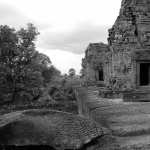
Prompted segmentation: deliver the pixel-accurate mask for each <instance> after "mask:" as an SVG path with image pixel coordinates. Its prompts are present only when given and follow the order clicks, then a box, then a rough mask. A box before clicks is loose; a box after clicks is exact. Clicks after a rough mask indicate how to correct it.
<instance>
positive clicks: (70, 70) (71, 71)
mask: <svg viewBox="0 0 150 150" xmlns="http://www.w3.org/2000/svg"><path fill="white" fill-rule="evenodd" d="M68 74H69V76H70V77H74V76H75V75H76V71H75V69H74V68H70V69H69V71H68Z"/></svg>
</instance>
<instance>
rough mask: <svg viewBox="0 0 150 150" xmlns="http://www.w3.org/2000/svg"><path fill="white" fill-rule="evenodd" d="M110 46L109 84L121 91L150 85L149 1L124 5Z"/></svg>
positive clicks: (129, 0) (126, 1) (127, 1)
mask: <svg viewBox="0 0 150 150" xmlns="http://www.w3.org/2000/svg"><path fill="white" fill-rule="evenodd" d="M108 44H109V47H110V50H111V53H112V57H111V58H110V59H111V64H112V65H111V71H112V72H111V78H110V79H109V81H110V83H108V84H114V85H112V87H113V86H115V87H116V88H118V89H122V90H126V89H133V88H137V87H139V86H148V85H150V0H123V1H122V4H121V9H120V14H119V16H118V17H117V20H116V22H115V24H114V25H113V27H112V28H111V29H110V30H109V37H108ZM112 79H113V80H114V81H113V82H111V81H112Z"/></svg>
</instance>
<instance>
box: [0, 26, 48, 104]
mask: <svg viewBox="0 0 150 150" xmlns="http://www.w3.org/2000/svg"><path fill="white" fill-rule="evenodd" d="M38 34H39V32H38V31H37V29H36V27H34V25H33V24H28V25H27V28H21V29H20V30H19V31H16V30H15V29H13V28H10V27H9V26H6V25H5V26H0V99H1V101H2V102H3V101H16V100H19V101H21V100H24V99H25V100H33V99H36V98H38V97H39V96H40V95H41V93H42V90H43V88H44V80H45V76H44V75H43V72H44V71H45V70H46V69H47V70H49V69H50V66H51V61H50V59H49V58H48V57H47V56H46V55H44V54H41V53H39V52H38V51H36V49H35V43H34V42H35V40H36V37H37V35H38Z"/></svg>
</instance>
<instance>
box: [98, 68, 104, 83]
mask: <svg viewBox="0 0 150 150" xmlns="http://www.w3.org/2000/svg"><path fill="white" fill-rule="evenodd" d="M98 78H99V81H104V73H103V70H99V71H98Z"/></svg>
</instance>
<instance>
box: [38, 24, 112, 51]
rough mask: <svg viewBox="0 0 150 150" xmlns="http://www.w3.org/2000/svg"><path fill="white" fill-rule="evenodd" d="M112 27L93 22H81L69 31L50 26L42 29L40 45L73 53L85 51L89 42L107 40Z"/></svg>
mask: <svg viewBox="0 0 150 150" xmlns="http://www.w3.org/2000/svg"><path fill="white" fill-rule="evenodd" d="M109 28H110V27H106V26H98V25H93V24H91V23H83V24H79V25H78V26H77V27H76V28H74V29H71V30H69V31H57V30H55V31H54V30H53V28H49V30H46V31H44V32H42V31H41V35H40V36H39V42H38V47H41V48H45V49H49V50H52V49H53V50H54V49H60V50H63V51H69V52H73V53H78V54H80V53H83V52H84V51H85V49H86V47H87V45H88V44H89V43H93V42H104V43H106V42H107V36H108V29H109Z"/></svg>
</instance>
